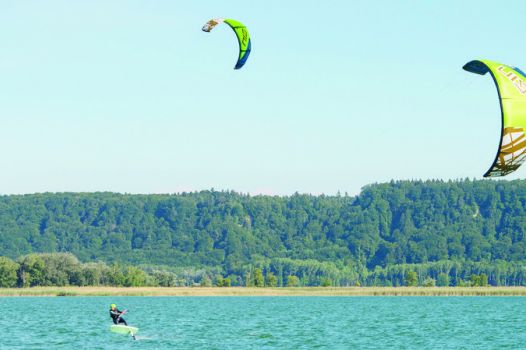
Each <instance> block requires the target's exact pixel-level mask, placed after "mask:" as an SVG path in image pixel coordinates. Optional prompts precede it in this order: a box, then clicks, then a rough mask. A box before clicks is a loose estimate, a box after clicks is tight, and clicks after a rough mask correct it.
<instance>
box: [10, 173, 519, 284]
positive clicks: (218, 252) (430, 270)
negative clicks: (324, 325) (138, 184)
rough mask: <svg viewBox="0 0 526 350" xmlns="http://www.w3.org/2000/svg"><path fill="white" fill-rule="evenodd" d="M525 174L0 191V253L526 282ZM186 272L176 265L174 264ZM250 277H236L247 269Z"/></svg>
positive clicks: (310, 275) (367, 278) (230, 272)
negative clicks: (244, 187)
mask: <svg viewBox="0 0 526 350" xmlns="http://www.w3.org/2000/svg"><path fill="white" fill-rule="evenodd" d="M525 207H526V181H519V180H517V181H485V180H484V181H471V180H463V181H449V182H444V181H425V182H422V181H393V182H390V183H385V184H374V185H369V186H367V187H365V188H363V189H362V192H361V193H360V194H359V195H357V196H355V197H352V196H347V195H336V196H324V195H321V196H312V195H302V194H295V195H292V196H287V197H278V196H250V195H245V194H239V193H235V192H217V191H213V190H212V191H202V192H197V193H181V194H176V195H128V194H115V193H60V194H51V193H44V194H33V195H20V196H19V195H16V196H2V197H0V256H5V257H9V258H11V259H19V261H20V259H22V258H23V256H25V255H27V254H30V253H52V252H69V253H72V254H74V255H75V256H76V257H78V258H79V259H80V261H82V262H84V263H88V262H98V261H100V262H104V263H107V264H124V265H134V266H138V267H140V268H142V269H152V268H154V267H159V268H160V269H162V270H163V271H172V272H174V273H182V272H181V271H183V270H182V269H184V270H185V271H190V270H191V271H200V270H202V271H205V272H206V273H201V274H199V276H198V277H196V276H197V275H196V276H194V275H192V276H193V277H191V278H187V279H186V281H187V282H185V283H190V282H188V281H190V280H192V279H193V280H194V281H196V280H199V279H202V278H205V277H204V276H207V277H206V278H213V279H217V278H218V277H217V276H223V277H225V278H229V279H230V280H231V281H232V284H233V285H244V284H247V281H249V280H250V281H253V276H254V271H256V270H258V271H259V270H260V271H262V273H263V275H264V276H263V277H265V276H267V275H268V274H269V273H270V274H271V276H276V279H277V284H279V285H286V279H287V277H288V276H297V277H298V278H299V282H298V283H299V284H302V285H321V284H326V283H330V284H335V285H354V284H367V285H373V284H374V285H403V284H407V281H406V280H405V279H406V277H407V273H408V271H415V272H417V273H418V275H417V279H418V283H420V284H423V283H424V281H425V280H426V279H433V280H434V281H438V280H439V279H440V278H439V277H440V276H439V275H441V276H442V277H441V278H442V279H444V278H445V277H444V275H447V277H448V284H451V285H458V284H462V283H464V282H465V281H466V280H470V279H471V276H474V275H476V276H480V275H484V276H486V278H488V282H489V283H490V284H494V285H497V284H499V285H500V284H502V285H523V284H526V273H525V270H524V267H525V266H526V264H524V262H526V239H525V234H526V211H525V210H524V208H525ZM184 273H187V272H184ZM249 275H250V276H252V277H250V278H249V277H247V276H249Z"/></svg>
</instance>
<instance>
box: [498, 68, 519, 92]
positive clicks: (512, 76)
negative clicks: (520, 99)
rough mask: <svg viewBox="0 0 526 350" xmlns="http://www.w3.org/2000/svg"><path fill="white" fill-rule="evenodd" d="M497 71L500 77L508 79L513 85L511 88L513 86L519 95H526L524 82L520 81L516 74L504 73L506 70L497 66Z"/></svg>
mask: <svg viewBox="0 0 526 350" xmlns="http://www.w3.org/2000/svg"><path fill="white" fill-rule="evenodd" d="M497 71H498V72H499V73H500V74H501V75H503V76H505V77H506V78H508V79H509V80H510V81H511V83H512V84H513V86H515V87H516V88H517V90H519V92H520V93H521V94H523V95H526V82H524V80H522V79H521V78H520V77H519V76H518V75H517V74H515V73H514V72H513V71H511V72H506V68H505V67H503V66H499V67H498V68H497Z"/></svg>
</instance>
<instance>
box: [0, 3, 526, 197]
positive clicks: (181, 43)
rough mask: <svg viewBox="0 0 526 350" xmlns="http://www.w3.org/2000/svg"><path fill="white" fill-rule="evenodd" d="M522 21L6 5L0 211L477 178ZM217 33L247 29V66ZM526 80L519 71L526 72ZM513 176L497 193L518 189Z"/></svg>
mask: <svg viewBox="0 0 526 350" xmlns="http://www.w3.org/2000/svg"><path fill="white" fill-rule="evenodd" d="M524 13H526V3H525V2H523V1H509V2H507V4H506V6H504V5H496V3H495V2H489V1H488V2H486V1H462V2H460V1H376V2H374V3H373V2H372V1H344V0H339V1H308V0H303V1H296V0H289V1H286V2H285V1H278V0H265V1H217V0H215V1H212V0H202V1H179V0H176V1H174V0H169V1H168V0H166V1H161V0H159V1H146V0H144V1H117V0H115V1H107V0H104V1H98V0H92V1H89V2H87V1H85V2H80V1H66V0H64V1H55V0H46V1H18V0H2V1H0V50H1V51H0V52H1V54H0V122H1V123H0V149H1V150H2V153H1V158H0V169H1V170H0V193H3V194H12V193H33V192H62V191H116V192H127V193H172V192H180V191H193V190H202V189H210V188H215V189H232V190H236V191H241V192H250V193H253V194H256V193H264V194H279V195H286V194H291V193H294V192H296V191H297V192H301V193H304V192H305V193H313V194H320V193H326V194H334V193H336V192H337V191H341V192H342V193H343V192H348V193H350V194H355V193H358V192H359V191H360V188H361V187H363V186H364V185H367V184H370V183H374V182H384V181H389V180H390V179H437V178H439V179H446V180H447V179H459V178H465V177H469V178H481V176H482V174H483V173H484V172H485V171H486V170H487V169H488V168H489V166H490V165H491V162H492V161H493V157H494V155H495V152H496V147H497V145H498V142H499V140H498V138H499V135H500V112H499V106H498V101H497V94H496V91H495V87H494V85H493V82H492V81H491V78H490V77H489V76H484V77H481V76H477V75H474V74H469V73H467V72H464V71H463V70H462V66H463V65H464V64H465V63H466V62H467V61H469V60H472V59H476V58H486V59H493V60H497V61H500V62H503V63H506V64H510V65H516V66H518V67H526V55H525V53H526V51H525V50H524V45H520V38H521V37H522V36H523V29H524V20H523V19H524V18H523V14H524ZM213 17H227V18H234V19H237V20H240V21H242V22H243V23H244V24H245V25H246V26H247V27H248V29H249V30H250V33H251V36H252V49H253V51H252V54H251V57H250V59H249V61H248V62H247V64H246V65H245V67H244V68H243V69H242V70H240V71H234V70H233V69H232V68H233V66H234V64H235V60H236V56H237V52H236V50H237V42H236V41H235V38H234V37H233V33H232V32H231V30H230V29H229V28H227V27H226V26H222V27H218V28H216V29H215V30H214V31H213V32H212V33H204V32H202V31H201V27H202V25H203V24H204V23H205V22H206V21H207V20H208V19H210V18H213ZM523 69H524V68H523ZM525 171H526V170H525V169H520V170H519V171H518V172H517V173H516V174H514V175H511V176H509V177H508V179H514V178H520V177H522V176H523V175H524V174H525Z"/></svg>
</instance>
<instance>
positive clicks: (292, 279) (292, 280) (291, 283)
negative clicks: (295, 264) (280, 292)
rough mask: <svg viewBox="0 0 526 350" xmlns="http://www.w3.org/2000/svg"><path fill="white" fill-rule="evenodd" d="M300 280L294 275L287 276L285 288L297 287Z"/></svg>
mask: <svg viewBox="0 0 526 350" xmlns="http://www.w3.org/2000/svg"><path fill="white" fill-rule="evenodd" d="M299 285H300V279H299V278H298V277H296V276H294V275H290V276H287V287H298V286H299Z"/></svg>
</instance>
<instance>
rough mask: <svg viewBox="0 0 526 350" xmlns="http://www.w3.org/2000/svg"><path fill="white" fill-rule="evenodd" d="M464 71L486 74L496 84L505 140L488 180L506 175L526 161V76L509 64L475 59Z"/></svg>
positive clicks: (502, 136)
mask: <svg viewBox="0 0 526 350" xmlns="http://www.w3.org/2000/svg"><path fill="white" fill-rule="evenodd" d="M463 68H464V70H466V71H468V72H471V73H476V74H480V75H484V74H486V73H487V72H489V73H490V74H491V77H492V78H493V80H494V81H495V85H496V86H497V91H498V93H499V100H500V108H501V114H502V131H501V140H500V143H499V149H498V151H497V156H496V157H495V160H494V161H493V165H492V166H491V167H490V169H489V170H488V171H487V172H486V173H485V174H484V177H498V176H506V175H508V174H510V173H512V172H514V171H515V170H517V169H518V168H519V166H520V165H521V164H522V163H524V161H525V160H526V135H525V129H526V74H524V72H522V71H521V70H520V69H518V68H515V67H510V66H507V65H505V64H501V63H497V62H493V61H488V60H475V61H471V62H468V63H466V65H464V67H463Z"/></svg>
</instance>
